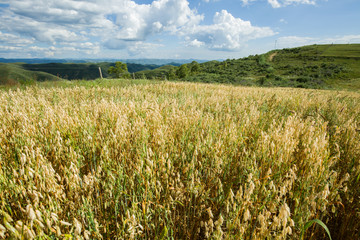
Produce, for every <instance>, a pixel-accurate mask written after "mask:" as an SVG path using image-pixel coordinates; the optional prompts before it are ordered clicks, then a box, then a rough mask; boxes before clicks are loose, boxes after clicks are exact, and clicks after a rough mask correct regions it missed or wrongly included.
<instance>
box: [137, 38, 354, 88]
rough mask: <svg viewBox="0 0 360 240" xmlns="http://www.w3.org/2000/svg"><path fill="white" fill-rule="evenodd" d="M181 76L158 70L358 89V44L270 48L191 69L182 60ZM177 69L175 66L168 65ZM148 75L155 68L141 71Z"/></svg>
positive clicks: (197, 78)
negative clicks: (265, 51)
mask: <svg viewBox="0 0 360 240" xmlns="http://www.w3.org/2000/svg"><path fill="white" fill-rule="evenodd" d="M186 66H187V70H188V71H187V72H186V76H185V77H180V75H179V74H177V75H176V76H173V77H171V76H170V75H171V74H170V68H169V69H167V70H166V71H167V73H166V71H164V69H163V71H161V75H163V76H164V75H167V78H168V79H181V80H185V81H191V82H217V83H232V84H240V85H248V86H254V85H255V86H282V87H301V88H323V89H328V88H329V89H334V88H335V89H338V88H344V89H360V44H348V45H312V46H305V47H299V48H292V49H282V50H274V51H270V52H268V53H266V54H261V55H255V56H249V57H246V58H241V59H228V60H226V61H223V62H219V61H211V62H206V63H202V64H199V66H200V69H199V70H198V71H195V72H193V71H191V68H192V64H186ZM172 69H173V70H174V71H178V70H179V68H175V69H174V68H172ZM143 73H144V74H145V75H146V76H147V77H148V78H152V77H158V76H159V71H158V70H154V71H152V72H151V71H146V72H143Z"/></svg>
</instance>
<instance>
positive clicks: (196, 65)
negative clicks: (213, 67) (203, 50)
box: [190, 61, 200, 74]
mask: <svg viewBox="0 0 360 240" xmlns="http://www.w3.org/2000/svg"><path fill="white" fill-rule="evenodd" d="M190 66H191V68H190V72H191V74H196V73H198V72H200V64H199V63H198V62H196V61H192V62H191V63H190Z"/></svg>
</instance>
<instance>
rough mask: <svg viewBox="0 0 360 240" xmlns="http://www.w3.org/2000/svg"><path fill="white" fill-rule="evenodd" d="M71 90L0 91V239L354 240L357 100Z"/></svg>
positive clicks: (140, 88)
mask: <svg viewBox="0 0 360 240" xmlns="http://www.w3.org/2000/svg"><path fill="white" fill-rule="evenodd" d="M60 82H61V81H60ZM84 82H85V83H89V82H92V81H81V83H84ZM128 82H133V83H135V82H138V81H137V80H129V81H128ZM149 82H152V81H148V82H147V83H149ZM154 82H155V81H154ZM56 83H57V82H56ZM76 83H77V82H76V81H74V82H70V81H67V82H66V84H67V85H68V86H71V87H63V86H62V87H52V88H48V87H47V86H46V87H43V84H42V83H41V84H39V85H38V86H33V87H28V88H26V89H24V90H17V91H0V102H1V104H0V166H1V167H0V238H4V239H34V238H35V237H36V238H35V239H191V240H193V239H194V240H196V239H199V240H200V239H279V240H286V239H300V240H302V239H329V238H328V237H327V235H326V232H325V231H324V229H323V228H322V227H320V225H316V224H315V225H313V226H312V227H310V228H308V229H305V225H306V223H308V222H309V221H311V220H314V219H318V220H321V221H322V222H324V223H325V224H326V226H327V227H328V228H329V231H330V234H331V236H332V238H333V239H342V240H353V239H358V236H359V234H360V201H359V198H360V189H359V179H360V132H359V131H360V125H359V124H360V95H359V93H356V92H342V91H337V92H336V93H335V92H333V91H320V90H316V91H314V90H307V89H289V88H256V87H239V86H232V85H215V84H200V83H196V84H195V83H184V82H183V83H172V82H160V83H159V82H157V84H143V83H145V82H144V81H140V82H138V83H139V84H138V85H126V87H122V86H124V85H122V83H123V81H122V80H103V81H101V82H98V84H96V85H94V87H83V86H79V85H77V84H76ZM44 84H48V82H47V83H44ZM303 230H304V238H302V237H301V236H302V232H303Z"/></svg>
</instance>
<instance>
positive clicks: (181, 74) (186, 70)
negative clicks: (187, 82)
mask: <svg viewBox="0 0 360 240" xmlns="http://www.w3.org/2000/svg"><path fill="white" fill-rule="evenodd" d="M188 74H189V68H188V67H187V64H183V65H181V66H180V67H179V68H178V69H177V71H176V75H177V76H178V77H179V78H185V77H186V76H187V75H188Z"/></svg>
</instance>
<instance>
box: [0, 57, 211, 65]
mask: <svg viewBox="0 0 360 240" xmlns="http://www.w3.org/2000/svg"><path fill="white" fill-rule="evenodd" d="M116 61H120V62H125V63H135V64H142V65H159V66H163V65H173V66H179V65H182V64H186V63H190V62H192V61H197V62H199V63H203V62H207V61H209V60H200V59H155V58H154V59H152V58H139V59H116V58H104V59H101V58H100V59H71V58H69V59H56V58H0V62H1V63H27V64H43V63H100V62H110V63H112V62H116Z"/></svg>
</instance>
